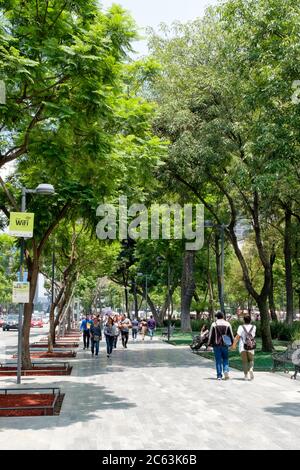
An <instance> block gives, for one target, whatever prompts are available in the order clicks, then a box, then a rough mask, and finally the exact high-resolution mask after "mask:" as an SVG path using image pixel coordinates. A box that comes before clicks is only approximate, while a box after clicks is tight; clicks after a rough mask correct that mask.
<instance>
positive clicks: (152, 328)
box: [147, 315, 156, 340]
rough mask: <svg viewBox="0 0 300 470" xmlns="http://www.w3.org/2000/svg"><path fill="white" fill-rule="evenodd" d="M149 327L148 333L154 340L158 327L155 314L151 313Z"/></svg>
mask: <svg viewBox="0 0 300 470" xmlns="http://www.w3.org/2000/svg"><path fill="white" fill-rule="evenodd" d="M147 328H148V334H149V336H150V338H151V340H152V339H153V336H154V331H155V328H156V321H155V320H154V318H153V315H150V318H149V320H148V322H147Z"/></svg>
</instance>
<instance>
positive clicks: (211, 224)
mask: <svg viewBox="0 0 300 470" xmlns="http://www.w3.org/2000/svg"><path fill="white" fill-rule="evenodd" d="M204 227H211V228H217V229H219V230H220V232H221V289H220V308H221V311H222V312H223V313H224V315H225V302H224V295H225V289H224V272H225V228H226V225H224V224H221V225H219V224H215V223H214V222H212V221H211V220H206V221H205V222H204Z"/></svg>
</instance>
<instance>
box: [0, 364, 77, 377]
mask: <svg viewBox="0 0 300 470" xmlns="http://www.w3.org/2000/svg"><path fill="white" fill-rule="evenodd" d="M71 372H72V367H71V366H70V365H69V364H68V363H67V362H66V363H62V364H42V363H39V364H34V363H33V364H32V369H30V370H24V369H22V372H21V375H22V376H29V375H31V376H32V375H39V376H44V375H71ZM16 375H17V366H16V365H15V364H0V377H8V376H16Z"/></svg>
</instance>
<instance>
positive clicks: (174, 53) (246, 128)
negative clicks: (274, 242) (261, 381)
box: [152, 0, 299, 351]
mask: <svg viewBox="0 0 300 470" xmlns="http://www.w3.org/2000/svg"><path fill="white" fill-rule="evenodd" d="M275 5H276V6H277V7H278V10H277V8H274V7H275ZM291 9H292V11H293V12H294V16H293V15H292V16H291V15H290V11H291ZM278 11H279V12H280V13H279V15H278ZM297 15H299V11H298V10H297V8H296V6H295V2H293V1H292V0H291V1H289V2H284V4H283V3H282V2H279V1H275V0H274V1H272V5H270V2H266V1H263V0H261V1H259V2H253V1H249V0H232V1H228V2H227V3H226V4H224V5H223V6H220V7H219V8H217V9H211V10H210V11H209V12H208V14H207V15H206V17H205V18H204V20H203V21H200V20H199V21H196V22H194V23H192V24H190V25H187V26H183V25H179V26H177V28H175V31H174V32H173V33H175V34H173V36H175V37H173V38H171V39H170V38H168V37H167V38H166V37H165V38H160V37H157V36H153V37H152V48H153V51H154V56H155V58H156V59H157V60H158V61H159V62H160V64H161V67H162V68H163V72H162V73H161V75H160V76H159V78H158V79H157V80H156V84H155V87H154V92H153V93H154V96H157V100H158V102H159V103H160V109H159V112H158V114H157V119H156V122H155V128H156V131H157V133H158V135H163V136H166V137H168V138H169V139H170V141H171V146H170V151H169V158H168V159H166V165H165V172H166V173H167V174H168V175H169V177H170V178H172V179H173V181H174V182H176V184H180V185H181V186H180V188H181V191H183V188H185V189H187V190H188V191H189V192H191V193H192V194H194V195H195V196H196V197H197V198H198V199H199V200H200V201H201V202H202V203H203V204H204V205H205V207H206V209H207V212H208V213H210V214H211V216H212V217H213V218H214V220H215V222H216V223H218V224H221V223H226V225H227V229H226V236H227V239H228V240H229V241H230V243H231V245H232V247H233V249H234V252H235V255H236V257H237V259H238V261H239V263H240V266H241V268H242V272H243V280H244V283H245V286H246V288H247V290H248V292H249V294H250V295H251V296H252V297H253V298H254V300H255V302H256V303H257V305H258V307H259V310H260V313H261V321H262V337H263V349H264V350H266V351H270V350H272V341H271V334H270V327H269V314H268V308H267V301H268V297H269V293H270V289H271V273H272V256H273V253H272V250H270V249H268V244H267V243H266V241H267V239H266V228H267V226H268V223H269V222H270V207H272V206H271V204H272V202H273V201H274V190H275V188H276V185H278V184H279V185H280V187H282V186H286V185H287V178H286V175H287V173H288V172H290V171H295V170H293V169H294V168H295V162H296V161H297V159H298V150H297V146H296V141H297V140H296V136H297V135H298V133H299V126H298V129H297V128H296V126H297V125H298V122H299V110H295V108H294V107H293V105H292V103H291V100H290V85H289V84H290V83H292V81H293V79H295V78H296V77H295V69H287V68H286V66H285V64H286V63H288V61H290V60H291V56H294V52H293V48H294V44H295V41H296V36H297V33H296V31H297V28H298V24H299V23H298V22H297V20H296V17H297ZM292 24H293V27H292ZM270 25H271V26H270ZM272 25H276V27H275V26H272ZM250 32H251V33H250ZM258 45H259V47H258ZM274 64H276V67H275V66H274ZM274 68H275V69H276V74H275V75H276V77H275V76H274V75H272V73H273V70H274ZM297 73H298V72H297ZM186 83H189V86H188V87H186V86H185V85H186ZM291 133H292V135H293V136H295V138H294V143H295V145H294V146H293V147H292V152H291V142H290V141H291V137H290V136H291ZM291 153H292V155H293V156H291ZM268 209H269V211H268ZM274 215H275V214H274V213H273V214H272V216H273V217H274ZM241 218H242V219H247V221H248V222H249V223H251V225H252V229H253V232H254V234H255V246H256V250H257V255H258V259H259V260H260V263H261V266H262V269H263V278H264V282H263V285H262V287H261V289H260V290H257V289H256V288H255V286H254V285H253V282H252V281H251V277H250V273H249V267H248V266H247V262H246V260H245V256H244V254H243V251H242V250H241V248H240V246H239V243H238V238H237V236H236V227H237V224H238V222H239V219H241ZM273 222H274V220H273Z"/></svg>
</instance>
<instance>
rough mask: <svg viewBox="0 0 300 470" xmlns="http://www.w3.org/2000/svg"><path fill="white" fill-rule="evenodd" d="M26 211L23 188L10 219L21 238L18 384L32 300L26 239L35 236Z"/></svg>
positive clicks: (17, 292) (31, 216)
mask: <svg viewBox="0 0 300 470" xmlns="http://www.w3.org/2000/svg"><path fill="white" fill-rule="evenodd" d="M25 211H26V190H25V188H22V206H21V212H11V213H10V219H9V232H8V233H9V234H10V235H11V236H13V237H18V238H21V247H20V277H19V282H14V283H13V303H18V304H19V322H18V367H17V384H20V383H21V375H22V329H23V312H24V304H26V303H29V300H30V283H29V282H23V281H24V279H23V261H24V239H25V238H32V237H33V225H34V214H33V213H28V212H25Z"/></svg>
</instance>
